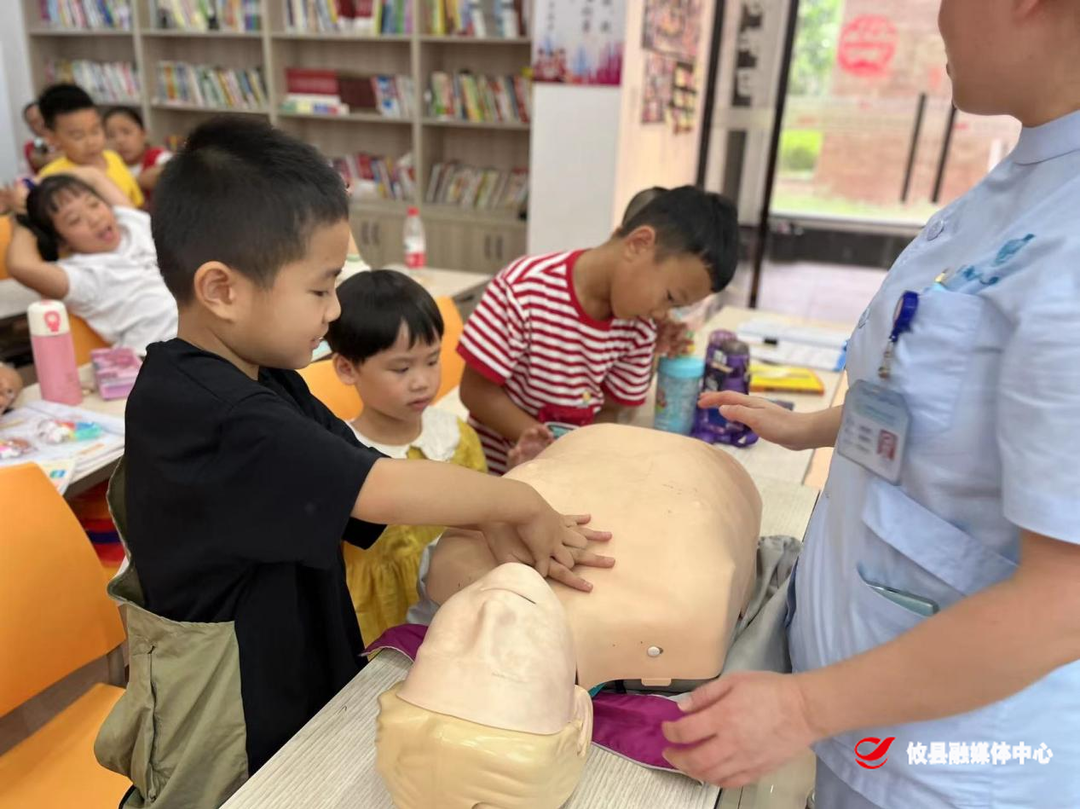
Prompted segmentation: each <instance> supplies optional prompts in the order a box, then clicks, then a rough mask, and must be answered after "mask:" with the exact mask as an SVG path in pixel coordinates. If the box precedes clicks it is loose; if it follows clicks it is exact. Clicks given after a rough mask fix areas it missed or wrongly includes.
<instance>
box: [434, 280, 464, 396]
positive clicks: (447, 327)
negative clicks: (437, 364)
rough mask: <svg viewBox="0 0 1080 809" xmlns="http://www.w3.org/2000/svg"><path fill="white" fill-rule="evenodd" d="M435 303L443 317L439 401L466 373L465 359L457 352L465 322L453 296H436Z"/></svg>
mask: <svg viewBox="0 0 1080 809" xmlns="http://www.w3.org/2000/svg"><path fill="white" fill-rule="evenodd" d="M435 303H437V304H438V305H439V313H440V314H441V315H442V319H443V339H442V351H440V352H439V354H440V359H441V360H442V381H441V382H440V383H439V392H438V393H436V394H435V401H436V402H437V401H439V399H441V398H442V397H444V396H445V395H446V394H447V393H449V392H450V391H452V390H453V389H454V388H456V387H457V386H458V385H460V384H461V377H462V375H463V374H464V373H465V360H463V359H462V358H461V355H460V354H458V353H457V347H458V343H459V342H460V341H461V331H462V329H464V328H465V324H464V323H462V321H461V312H459V311H458V308H457V305H456V304H455V303H454V300H453V298H448V297H446V296H443V297H441V298H436V299H435Z"/></svg>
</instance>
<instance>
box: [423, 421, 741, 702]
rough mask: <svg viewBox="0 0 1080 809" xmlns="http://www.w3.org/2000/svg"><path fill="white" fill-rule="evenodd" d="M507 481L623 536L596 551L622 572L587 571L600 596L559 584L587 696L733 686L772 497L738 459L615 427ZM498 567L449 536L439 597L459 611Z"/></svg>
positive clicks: (431, 585) (554, 451) (433, 584)
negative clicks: (635, 686) (608, 687)
mask: <svg viewBox="0 0 1080 809" xmlns="http://www.w3.org/2000/svg"><path fill="white" fill-rule="evenodd" d="M507 477H510V478H514V479H516V480H521V481H524V482H526V483H529V484H531V485H532V486H533V487H535V488H536V490H537V491H539V492H540V494H542V495H543V496H544V497H545V498H546V499H547V501H548V502H549V503H551V504H552V506H554V507H555V508H556V509H557V510H559V511H560V512H561V513H563V514H591V515H592V518H593V522H592V524H593V525H595V526H596V527H597V528H601V529H603V530H606V531H611V532H612V533H613V534H614V539H612V540H611V542H610V543H593V545H594V547H593V549H594V550H596V551H598V552H600V553H603V554H607V555H611V556H613V557H615V559H616V563H615V566H614V567H613V568H610V569H601V568H584V569H583V570H584V572H585V573H586V575H587V577H588V579H589V580H590V581H591V582H592V583H593V584H594V585H595V588H594V590H593V592H591V593H582V592H579V591H576V590H572V589H570V588H568V587H565V586H563V585H561V584H558V583H555V582H549V584H550V587H551V588H552V589H553V591H554V592H555V594H556V595H557V596H558V599H559V601H561V602H562V605H563V607H564V608H565V610H566V614H567V616H568V619H569V622H570V628H571V630H572V632H573V636H574V645H575V653H576V657H577V673H578V685H580V686H582V687H584V688H592V687H593V686H595V685H599V684H600V683H605V682H610V681H613V680H633V681H637V680H641V681H642V684H643V685H645V686H666V685H669V684H670V683H671V681H672V680H691V681H693V680H705V679H711V678H713V677H716V676H717V675H719V673H720V671H721V669H722V668H723V665H724V658H725V655H726V653H727V650H728V647H729V645H730V643H731V640H732V634H733V631H734V628H735V624H736V622H737V621H738V618H739V615H740V613H741V612H742V610H743V609H744V608H745V606H746V604H747V601H748V600H749V598H750V596H751V594H752V592H753V588H754V583H755V582H754V578H755V564H756V548H757V540H758V533H759V528H760V522H761V498H760V496H759V495H758V492H757V489H756V488H755V487H754V484H753V482H752V481H751V480H750V477H749V475H748V474H747V473H746V471H745V470H744V469H743V467H742V466H741V465H740V464H739V463H738V462H737V461H735V460H734V459H733V458H731V457H730V456H729V455H727V453H725V452H723V451H720V450H718V449H716V448H714V447H712V446H709V445H708V444H705V443H702V442H700V441H697V440H694V439H691V438H685V437H683V436H678V435H672V434H670V433H664V432H659V431H656V430H648V429H643V428H637V427H627V426H619V425H613V424H603V425H595V426H591V427H585V428H582V429H579V430H575V431H573V432H571V433H569V434H567V435H565V436H563V437H561V438H559V439H558V440H557V441H555V442H554V443H553V444H552V445H551V446H549V447H548V448H547V449H545V450H544V451H543V452H542V453H541V454H540V455H539V456H538V457H537V458H536V460H534V461H532V462H530V463H528V464H525V465H522V466H519V467H516V468H515V469H513V470H511V471H510V472H509V473H508V474H507ZM494 567H495V561H494V559H493V557H492V556H491V554H490V552H489V551H488V548H487V544H486V543H485V542H483V541H478V540H477V538H476V537H475V536H470V534H469V532H466V531H459V530H456V529H455V530H448V531H446V532H445V533H444V534H443V536H442V538H441V539H440V540H439V542H438V545H437V546H436V547H435V548H434V551H433V553H432V555H431V560H430V566H429V570H428V573H427V577H426V580H425V589H426V593H427V596H428V597H429V598H430V599H431V600H433V601H434V602H436V603H438V604H446V603H447V600H448V599H449V598H450V597H451V596H452V595H453V594H454V593H456V592H457V591H459V590H461V589H462V588H464V587H467V586H469V585H470V584H471V583H473V582H475V581H476V580H477V579H479V578H480V577H481V576H484V574H486V573H487V572H488V571H490V570H491V569H492V568H494ZM444 609H445V607H444ZM441 614H442V611H441V610H440V612H439V613H436V620H438V617H439V616H440V615H441Z"/></svg>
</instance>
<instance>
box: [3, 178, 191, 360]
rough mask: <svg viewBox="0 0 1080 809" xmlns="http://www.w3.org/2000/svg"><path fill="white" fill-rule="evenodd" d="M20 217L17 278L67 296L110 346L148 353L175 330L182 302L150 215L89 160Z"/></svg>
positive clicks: (32, 199) (14, 253)
mask: <svg viewBox="0 0 1080 809" xmlns="http://www.w3.org/2000/svg"><path fill="white" fill-rule="evenodd" d="M18 223H19V224H17V225H16V226H15V228H14V230H13V232H12V236H11V245H10V246H9V247H8V256H7V261H8V271H9V272H10V274H11V277H12V278H14V279H15V280H16V281H18V282H19V283H21V284H23V285H24V286H27V287H30V289H33V290H34V291H35V292H38V293H40V294H41V295H42V296H43V297H45V298H54V299H56V300H61V301H63V302H64V304H65V305H66V306H67V307H68V310H69V311H70V312H71V313H72V314H74V315H78V316H79V317H81V318H82V319H83V320H85V321H86V322H87V324H88V325H89V326H90V328H91V329H93V330H94V331H95V332H97V333H98V334H99V335H100V336H101V338H102V339H104V340H105V341H107V342H108V343H110V344H112V345H115V346H125V347H127V348H131V349H133V350H134V351H136V352H137V353H140V354H145V353H146V347H147V345H149V344H150V343H153V342H157V341H158V340H168V339H170V338H172V337H175V336H176V302H175V301H174V300H173V299H172V296H171V295H170V294H169V291H168V289H166V288H165V282H164V281H163V280H162V278H161V273H160V272H158V266H157V253H156V251H155V250H154V242H153V239H152V238H151V235H150V216H149V214H147V213H145V212H143V211H137V210H135V209H134V208H132V207H131V203H130V202H129V200H128V198H127V197H126V196H124V194H122V193H121V192H120V189H118V188H117V187H116V186H115V185H113V183H112V182H111V181H110V180H109V178H108V177H106V176H105V175H104V174H103V173H101V172H100V171H98V170H97V169H94V168H90V167H88V166H83V167H77V168H75V169H72V170H70V172H69V173H66V174H57V175H54V176H50V177H47V178H45V179H44V180H42V181H41V184H40V185H38V186H37V187H36V188H34V189H33V190H32V191H31V192H30V194H29V196H28V197H27V199H26V214H25V215H23V216H20V217H19V218H18ZM61 252H63V255H62V256H61Z"/></svg>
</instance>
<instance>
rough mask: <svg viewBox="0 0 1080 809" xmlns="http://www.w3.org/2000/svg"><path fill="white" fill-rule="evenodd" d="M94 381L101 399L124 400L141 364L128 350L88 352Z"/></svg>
mask: <svg viewBox="0 0 1080 809" xmlns="http://www.w3.org/2000/svg"><path fill="white" fill-rule="evenodd" d="M90 362H91V363H93V365H94V379H95V380H96V381H97V389H98V395H99V396H100V397H101V398H102V399H126V398H127V396H128V394H129V393H131V389H132V388H133V387H134V386H135V378H136V377H137V376H138V375H139V368H141V367H142V362H141V361H140V360H139V357H138V356H137V355H136V354H135V352H134V351H132V350H131V349H130V348H98V349H95V350H93V351H91V352H90Z"/></svg>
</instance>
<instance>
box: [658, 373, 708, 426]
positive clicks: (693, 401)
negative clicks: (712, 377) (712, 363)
mask: <svg viewBox="0 0 1080 809" xmlns="http://www.w3.org/2000/svg"><path fill="white" fill-rule="evenodd" d="M704 375H705V361H704V360H703V359H700V358H699V357H663V358H662V359H661V360H660V367H659V369H658V370H657V372H656V416H655V418H654V420H653V426H654V427H655V428H656V429H657V430H663V431H664V432H667V433H678V434H679V435H690V430H691V428H693V426H694V416H695V415H696V414H697V400H698V394H699V393H700V392H701V378H702V377H703V376H704Z"/></svg>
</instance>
